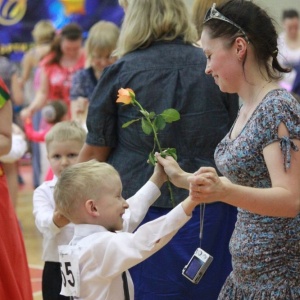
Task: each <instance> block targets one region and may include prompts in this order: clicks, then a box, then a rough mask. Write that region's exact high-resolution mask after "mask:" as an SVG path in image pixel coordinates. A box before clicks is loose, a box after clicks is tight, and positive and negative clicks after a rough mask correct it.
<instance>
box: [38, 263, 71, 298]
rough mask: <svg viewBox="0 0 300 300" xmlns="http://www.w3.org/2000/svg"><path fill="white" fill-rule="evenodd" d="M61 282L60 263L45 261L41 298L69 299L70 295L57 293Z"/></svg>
mask: <svg viewBox="0 0 300 300" xmlns="http://www.w3.org/2000/svg"><path fill="white" fill-rule="evenodd" d="M61 284H62V279H61V272H60V264H59V263H58V262H50V261H46V262H45V265H44V270H43V278H42V292H43V300H66V299H68V300H69V299H70V297H65V296H62V295H60V294H59V293H60V290H61Z"/></svg>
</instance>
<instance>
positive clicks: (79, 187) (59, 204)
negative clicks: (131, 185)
mask: <svg viewBox="0 0 300 300" xmlns="http://www.w3.org/2000/svg"><path fill="white" fill-rule="evenodd" d="M116 178H120V176H119V173H118V172H117V170H116V169H115V168H114V167H113V166H111V165H110V164H107V163H104V162H98V161H96V160H90V161H87V162H82V163H77V164H75V165H72V166H69V167H68V168H66V169H65V170H64V171H63V172H62V173H61V176H60V177H59V179H58V181H57V183H56V185H55V189H54V200H55V204H56V208H57V209H58V211H59V212H60V213H61V214H63V215H64V216H65V217H66V218H68V219H69V220H71V221H74V219H76V211H78V209H79V207H80V204H82V203H84V202H85V201H86V200H89V199H93V200H98V199H100V198H101V196H102V191H103V190H104V189H106V188H111V187H113V185H114V184H115V183H114V179H116ZM74 213H75V215H74Z"/></svg>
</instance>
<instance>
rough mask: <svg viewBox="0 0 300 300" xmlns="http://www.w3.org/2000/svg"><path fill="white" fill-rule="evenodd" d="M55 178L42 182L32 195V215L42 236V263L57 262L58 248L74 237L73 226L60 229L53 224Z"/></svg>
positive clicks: (69, 225)
mask: <svg viewBox="0 0 300 300" xmlns="http://www.w3.org/2000/svg"><path fill="white" fill-rule="evenodd" d="M56 182H57V177H56V176H54V178H53V179H52V180H50V181H45V182H43V183H42V184H41V185H40V186H39V187H37V188H36V189H35V190H34V193H33V215H34V218H35V224H36V227H37V228H38V230H39V231H40V232H41V233H42V235H43V253H42V260H43V261H51V262H59V257H58V246H59V245H66V244H68V243H69V242H70V241H71V239H72V238H73V236H74V224H68V225H66V226H64V227H62V228H59V227H57V226H56V225H55V224H54V222H53V213H54V209H55V202H54V198H53V192H54V186H55V184H56Z"/></svg>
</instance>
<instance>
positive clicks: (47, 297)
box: [33, 121, 86, 300]
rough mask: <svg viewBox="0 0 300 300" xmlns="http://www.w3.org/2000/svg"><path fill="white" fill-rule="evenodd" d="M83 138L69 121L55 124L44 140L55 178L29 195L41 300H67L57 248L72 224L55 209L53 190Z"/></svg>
mask: <svg viewBox="0 0 300 300" xmlns="http://www.w3.org/2000/svg"><path fill="white" fill-rule="evenodd" d="M85 138H86V131H85V130H84V129H83V128H82V126H81V125H80V124H77V123H75V122H71V121H63V122H59V123H57V124H55V125H54V126H53V127H52V128H51V129H50V130H49V132H48V133H47V134H46V137H45V141H46V148H47V155H48V159H49V163H50V166H51V168H52V170H53V173H54V175H55V176H54V178H53V180H51V181H45V182H44V183H43V184H41V185H40V186H39V187H38V188H37V189H36V190H35V191H34V194H33V214H34V217H35V223H36V226H37V228H38V230H39V231H40V232H41V233H42V234H43V255H42V259H43V260H44V261H45V265H44V270H43V278H42V292H43V299H44V300H56V299H69V298H66V297H63V296H61V295H60V290H61V283H62V280H61V272H60V264H59V259H58V245H62V244H68V243H69V242H70V240H71V238H72V237H73V234H74V225H73V224H69V223H70V222H69V220H68V219H66V218H65V217H63V216H62V215H61V214H59V213H58V212H57V211H56V210H55V203H54V199H53V191H54V186H55V184H56V181H57V178H59V176H60V174H61V172H62V171H63V170H64V169H66V168H67V167H69V166H71V165H73V164H75V163H76V160H77V156H78V154H79V152H80V150H81V148H82V146H83V144H84V141H85Z"/></svg>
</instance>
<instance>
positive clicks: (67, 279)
mask: <svg viewBox="0 0 300 300" xmlns="http://www.w3.org/2000/svg"><path fill="white" fill-rule="evenodd" d="M78 251H79V248H78V247H77V246H65V245H64V246H59V247H58V252H59V261H60V270H61V277H62V285H61V291H60V294H61V295H63V296H68V297H79V296H80V273H79V262H78V256H77V254H78Z"/></svg>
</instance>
